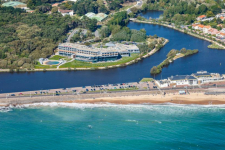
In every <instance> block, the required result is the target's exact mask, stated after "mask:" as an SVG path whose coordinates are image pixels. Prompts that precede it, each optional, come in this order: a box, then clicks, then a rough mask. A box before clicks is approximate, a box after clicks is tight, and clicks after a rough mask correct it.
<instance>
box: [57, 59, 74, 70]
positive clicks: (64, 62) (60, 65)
mask: <svg viewBox="0 0 225 150" xmlns="http://www.w3.org/2000/svg"><path fill="white" fill-rule="evenodd" d="M63 61H64V62H63V63H61V64H59V65H58V66H57V69H59V67H60V66H62V65H64V64H66V63H69V62H72V61H74V59H72V60H70V61H66V60H63Z"/></svg>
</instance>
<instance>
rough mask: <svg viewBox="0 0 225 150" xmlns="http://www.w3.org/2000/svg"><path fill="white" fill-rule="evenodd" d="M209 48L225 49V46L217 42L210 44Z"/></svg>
mask: <svg viewBox="0 0 225 150" xmlns="http://www.w3.org/2000/svg"><path fill="white" fill-rule="evenodd" d="M208 48H212V49H225V48H224V47H222V46H219V45H217V44H215V43H212V44H211V45H209V46H208Z"/></svg>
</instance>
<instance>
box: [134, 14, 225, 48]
mask: <svg viewBox="0 0 225 150" xmlns="http://www.w3.org/2000/svg"><path fill="white" fill-rule="evenodd" d="M130 20H131V21H133V22H137V23H148V24H154V25H161V26H165V27H168V28H171V29H174V30H177V31H180V32H182V33H185V34H189V35H191V36H194V37H197V38H199V39H203V40H206V41H208V42H211V43H212V44H216V45H217V46H218V47H221V48H218V49H225V46H223V45H222V44H220V43H218V42H216V41H213V40H211V39H208V38H206V37H203V36H200V35H198V34H195V33H191V32H190V31H189V32H187V31H185V30H182V29H179V28H176V27H174V26H172V25H168V24H165V23H158V22H152V21H141V20H137V19H136V18H132V19H130ZM214 47H215V46H214ZM214 47H212V46H210V45H209V46H208V48H211V49H217V48H214Z"/></svg>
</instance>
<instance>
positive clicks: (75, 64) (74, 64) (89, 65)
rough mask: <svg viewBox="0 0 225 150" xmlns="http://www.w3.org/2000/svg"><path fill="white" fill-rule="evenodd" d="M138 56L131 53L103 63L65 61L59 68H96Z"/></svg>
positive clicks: (121, 62)
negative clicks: (114, 60)
mask: <svg viewBox="0 0 225 150" xmlns="http://www.w3.org/2000/svg"><path fill="white" fill-rule="evenodd" d="M138 57H139V54H131V57H123V58H122V59H120V60H119V61H116V62H105V63H89V62H83V61H78V60H74V61H72V62H69V63H66V64H64V65H62V66H60V68H69V67H70V68H98V67H108V66H112V65H120V64H125V63H127V62H129V61H131V60H135V59H136V58H138Z"/></svg>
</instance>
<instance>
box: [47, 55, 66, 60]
mask: <svg viewBox="0 0 225 150" xmlns="http://www.w3.org/2000/svg"><path fill="white" fill-rule="evenodd" d="M62 58H66V57H63V56H59V55H54V56H52V57H51V58H49V60H60V59H62Z"/></svg>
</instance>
